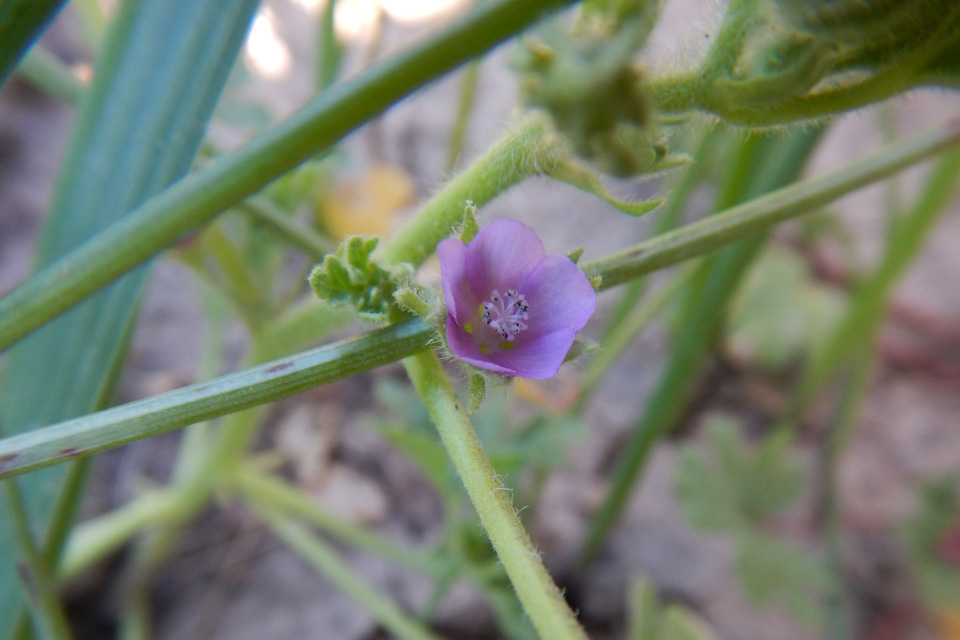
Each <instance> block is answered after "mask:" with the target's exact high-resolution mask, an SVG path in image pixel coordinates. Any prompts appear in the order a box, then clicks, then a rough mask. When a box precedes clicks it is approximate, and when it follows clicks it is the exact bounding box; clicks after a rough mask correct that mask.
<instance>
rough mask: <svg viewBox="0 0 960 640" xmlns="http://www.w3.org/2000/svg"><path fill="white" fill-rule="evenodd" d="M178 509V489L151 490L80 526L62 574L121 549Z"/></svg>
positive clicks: (70, 574)
mask: <svg viewBox="0 0 960 640" xmlns="http://www.w3.org/2000/svg"><path fill="white" fill-rule="evenodd" d="M179 511H180V497H179V495H178V492H177V491H174V490H164V491H151V492H149V493H145V494H143V495H140V496H138V497H137V498H135V499H133V500H132V501H130V502H128V503H127V504H125V505H123V506H122V507H119V508H117V509H114V510H113V511H110V512H109V513H106V514H104V515H102V516H99V517H97V518H94V519H92V520H88V521H86V522H84V523H82V524H80V525H78V526H77V527H76V528H74V530H73V533H72V534H71V536H70V539H69V542H68V543H67V548H66V550H65V551H64V554H63V562H61V564H60V570H59V572H58V574H59V576H60V577H62V578H71V577H73V576H75V575H77V574H78V573H80V572H81V571H83V570H84V569H86V568H88V567H90V566H91V565H93V564H94V563H95V562H97V561H98V560H99V559H100V558H102V557H103V556H105V555H106V554H108V553H110V552H112V551H114V550H116V549H119V548H120V547H121V546H122V545H123V544H125V543H126V542H127V541H128V540H130V539H131V538H132V537H133V536H135V535H137V533H139V532H140V531H142V530H144V529H146V528H148V527H151V526H155V525H160V524H162V523H164V522H169V521H171V520H173V519H174V517H175V514H177V513H178V512H179Z"/></svg>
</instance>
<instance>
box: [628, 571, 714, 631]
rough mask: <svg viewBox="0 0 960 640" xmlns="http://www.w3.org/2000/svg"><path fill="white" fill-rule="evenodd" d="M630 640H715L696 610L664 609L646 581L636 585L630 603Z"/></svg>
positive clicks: (670, 607) (654, 590)
mask: <svg viewBox="0 0 960 640" xmlns="http://www.w3.org/2000/svg"><path fill="white" fill-rule="evenodd" d="M628 616H629V619H628V624H629V631H628V636H627V637H628V638H629V640H714V638H716V636H715V635H714V633H713V631H712V630H711V629H710V627H709V626H708V625H707V624H706V623H705V622H704V621H703V620H702V619H701V618H700V616H698V615H697V614H696V613H694V612H693V611H690V610H689V609H687V608H686V607H682V606H680V605H676V604H669V605H667V606H666V607H663V606H662V605H661V603H660V598H659V597H657V590H656V588H654V586H653V584H652V583H651V582H650V581H649V580H646V579H643V578H641V579H639V580H637V581H636V582H634V584H633V587H632V588H631V590H630V601H629V603H628Z"/></svg>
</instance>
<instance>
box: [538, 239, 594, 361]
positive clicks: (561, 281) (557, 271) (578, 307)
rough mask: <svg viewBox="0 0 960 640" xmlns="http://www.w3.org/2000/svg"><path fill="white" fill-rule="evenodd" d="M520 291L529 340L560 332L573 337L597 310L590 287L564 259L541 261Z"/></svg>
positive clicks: (586, 280) (581, 273) (592, 289)
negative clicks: (569, 332) (525, 307)
mask: <svg viewBox="0 0 960 640" xmlns="http://www.w3.org/2000/svg"><path fill="white" fill-rule="evenodd" d="M521 291H522V292H523V293H524V295H526V297H527V302H528V303H529V305H530V321H529V323H528V324H529V325H530V328H529V329H528V331H527V333H528V334H529V335H528V336H527V338H528V339H533V338H537V337H539V336H542V335H547V334H551V333H553V332H555V331H559V330H562V329H570V330H572V331H573V332H574V334H576V332H578V331H580V329H582V328H583V327H584V325H585V324H587V320H589V319H590V316H591V315H593V312H594V310H596V308H597V292H596V291H595V290H594V288H593V285H591V284H590V281H589V280H588V279H587V276H585V275H584V274H583V272H582V271H580V269H578V268H577V265H575V264H574V263H573V261H572V260H570V258H567V257H566V256H559V255H550V256H546V257H545V258H543V260H541V261H540V262H539V263H538V264H537V266H536V267H534V269H533V270H532V271H531V272H530V274H529V275H528V276H527V278H526V281H525V282H524V283H523V285H522V289H521ZM564 355H566V352H564Z"/></svg>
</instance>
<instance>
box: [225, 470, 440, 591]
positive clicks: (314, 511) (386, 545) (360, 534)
mask: <svg viewBox="0 0 960 640" xmlns="http://www.w3.org/2000/svg"><path fill="white" fill-rule="evenodd" d="M228 483H229V484H230V485H232V486H233V488H235V489H236V490H238V491H239V492H240V494H241V495H242V496H243V497H244V498H246V499H248V500H250V501H251V502H254V503H260V504H268V505H270V507H271V508H272V509H274V510H277V511H280V512H282V513H283V514H284V515H285V516H289V517H294V518H298V519H302V520H305V521H307V522H309V523H310V524H312V525H315V526H318V527H320V528H321V529H323V530H324V531H325V532H326V533H328V534H330V535H332V536H335V537H337V538H339V539H340V540H343V541H344V542H346V543H348V544H351V545H354V546H356V547H358V548H360V549H363V550H364V551H368V552H370V553H373V554H376V555H378V556H380V557H382V558H385V559H387V560H390V561H391V562H396V563H397V564H401V565H404V566H407V567H411V568H413V569H416V570H417V571H421V572H423V573H428V574H430V575H432V576H434V577H439V576H441V575H443V574H444V573H446V569H445V568H444V566H443V565H442V564H441V563H438V562H437V558H436V556H434V555H432V554H429V553H423V552H421V551H417V550H411V549H405V548H402V547H400V546H398V545H396V544H394V543H393V542H391V541H389V540H387V539H385V538H382V537H381V536H378V535H376V534H374V533H371V532H370V531H367V530H366V529H364V528H362V527H358V526H356V525H353V524H351V523H349V522H346V521H344V520H341V519H340V518H337V517H335V516H333V515H331V514H330V513H328V512H326V511H325V510H324V509H322V508H321V507H320V506H318V505H317V504H316V503H315V502H314V501H313V500H311V499H310V498H309V497H308V496H306V495H304V493H303V492H302V491H299V490H298V489H296V488H295V487H292V486H290V484H289V483H287V482H284V481H283V480H280V479H278V478H274V477H272V476H270V475H269V474H266V473H264V472H262V471H259V470H256V469H252V468H250V465H245V466H244V467H243V468H238V469H237V470H236V472H235V473H234V474H232V476H231V479H230V480H229V481H228Z"/></svg>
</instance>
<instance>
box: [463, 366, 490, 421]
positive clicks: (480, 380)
mask: <svg viewBox="0 0 960 640" xmlns="http://www.w3.org/2000/svg"><path fill="white" fill-rule="evenodd" d="M469 394H470V400H469V402H468V403H467V413H468V414H470V415H473V413H474V412H476V410H477V409H479V408H480V405H481V404H483V399H484V398H485V397H486V395H487V383H486V382H485V380H484V377H483V376H482V375H480V374H479V373H471V374H470V391H469Z"/></svg>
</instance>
